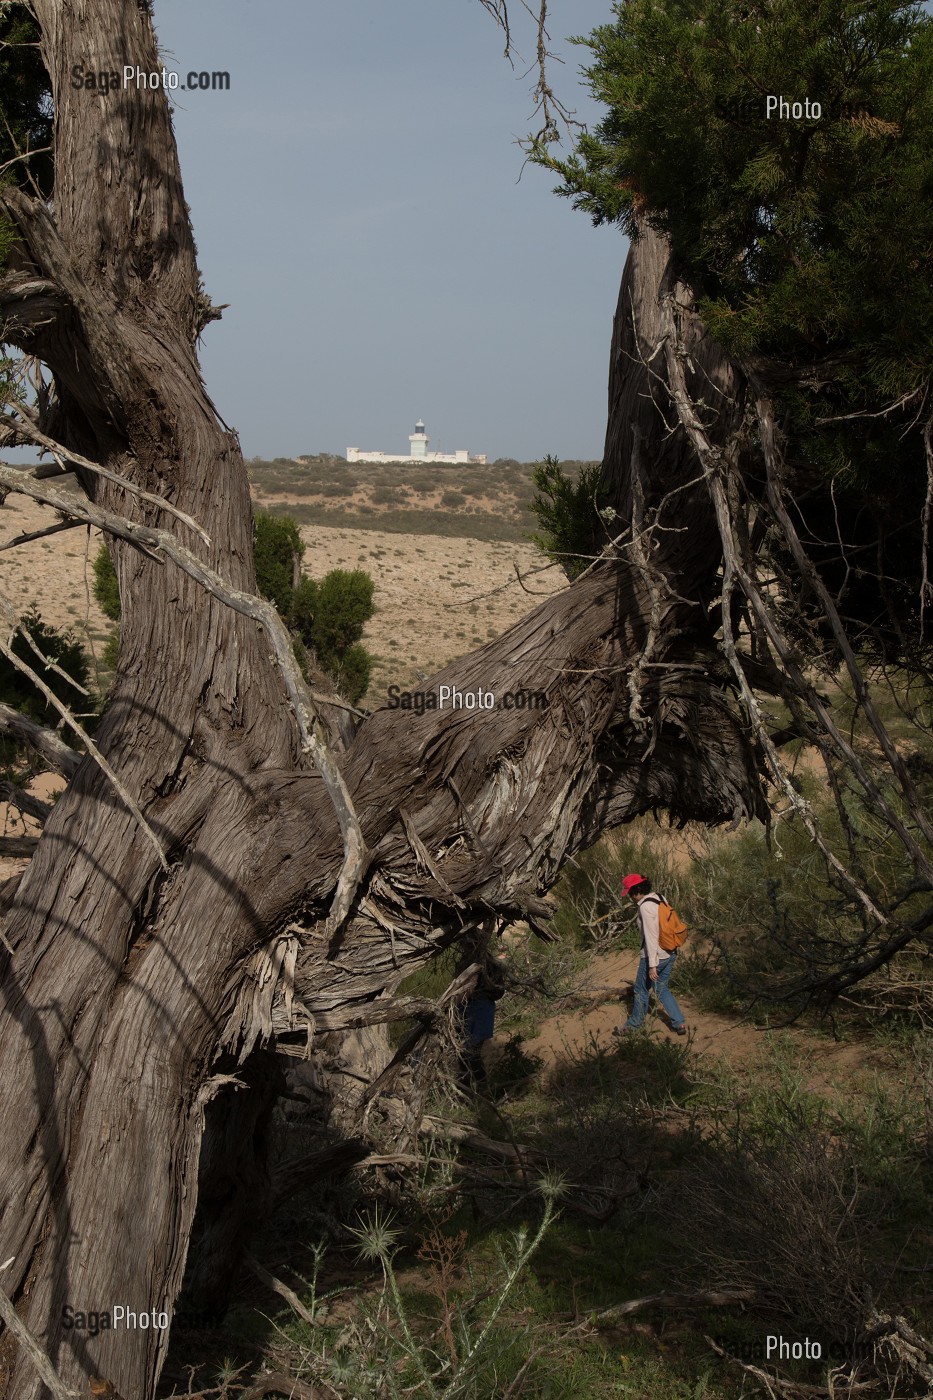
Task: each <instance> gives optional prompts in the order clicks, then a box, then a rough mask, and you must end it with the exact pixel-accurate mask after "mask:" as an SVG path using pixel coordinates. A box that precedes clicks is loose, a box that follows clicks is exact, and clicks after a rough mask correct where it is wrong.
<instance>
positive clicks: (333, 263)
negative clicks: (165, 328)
mask: <svg viewBox="0 0 933 1400" xmlns="http://www.w3.org/2000/svg"><path fill="white" fill-rule="evenodd" d="M550 8H551V12H552V15H551V34H552V39H553V41H554V47H557V48H558V49H559V51H560V52H561V53H562V54H563V55H564V56H565V57H566V60H567V61H566V63H565V64H564V65H563V66H560V65H555V66H554V82H555V84H556V85H557V86H558V89H559V91H560V93H561V95H562V96H563V97H564V99H565V101H566V102H567V103H568V105H574V106H576V107H577V109H578V112H579V114H580V115H581V116H582V115H584V114H587V115H588V116H589V117H590V119H592V117H593V114H594V109H593V108H592V106H591V105H590V104H589V101H588V96H587V94H586V92H585V90H584V89H583V88H582V87H581V86H580V82H579V68H580V65H581V63H582V62H583V61H584V60H585V57H586V53H585V51H584V50H581V49H578V48H572V47H570V46H567V45H566V44H564V43H563V40H564V39H565V38H566V37H567V36H569V35H570V34H575V33H581V32H585V33H589V31H590V30H591V29H592V28H593V27H594V26H595V25H596V24H599V23H603V22H606V21H607V20H608V19H610V18H611V9H610V3H609V0H551V6H550ZM512 9H513V12H514V15H513V18H514V21H515V28H516V31H517V41H518V45H519V48H520V50H521V51H522V53H523V55H525V57H526V59H527V60H530V58H531V56H532V53H533V33H532V30H531V26H530V24H529V23H528V22H527V20H526V18H525V17H524V15H523V14H521V12H520V6H519V0H513V4H512ZM155 14H156V22H157V28H158V32H159V36H160V40H161V43H162V45H163V49H164V50H166V51H167V59H166V61H167V65H168V67H169V68H172V67H175V68H177V70H179V71H180V72H181V74H182V75H183V76H182V81H184V75H185V74H186V73H187V71H188V70H189V69H207V70H214V69H226V70H228V71H229V73H230V90H229V91H228V92H191V93H189V92H182V93H178V94H177V95H176V96H177V101H176V118H175V120H176V131H177V135H178V141H179V146H180V150H181V161H182V171H183V175H184V180H185V190H186V194H187V198H188V201H189V203H190V205H191V211H192V216H193V219H194V228H195V234H196V237H197V241H198V248H199V252H200V262H201V268H202V271H203V273H204V279H205V283H206V286H207V289H208V292H209V294H210V296H211V297H212V299H213V300H214V301H215V302H229V303H230V307H229V310H227V311H226V312H225V313H224V317H223V320H222V321H221V322H219V323H216V324H213V325H211V326H209V327H208V329H207V331H206V332H205V335H204V341H203V348H202V363H203V366H204V373H205V376H206V379H207V384H208V387H209V389H210V391H211V393H212V395H213V397H214V401H215V402H216V404H217V407H218V409H219V411H220V412H221V413H222V415H223V416H224V418H225V419H226V420H227V422H229V423H230V424H231V426H234V427H236V428H237V429H238V430H239V433H240V436H241V440H242V443H243V449H244V451H245V452H246V454H247V455H248V456H253V455H257V454H258V455H262V456H291V455H293V454H297V453H304V452H315V451H329V452H339V453H341V454H342V453H343V452H345V451H346V448H347V447H348V446H355V447H361V448H370V449H373V448H376V449H382V450H383V451H389V452H399V451H402V452H407V451H408V441H407V437H408V434H409V433H410V432H412V431H413V425H414V421H415V419H416V418H417V417H419V416H421V417H423V418H424V420H425V422H426V424H427V431H428V433H429V435H430V437H431V449H432V450H441V451H453V450H454V449H455V448H464V447H465V448H468V449H469V451H470V452H485V453H487V454H488V456H489V457H490V459H492V458H494V457H518V458H521V459H525V460H528V459H533V458H536V457H540V456H543V455H544V454H545V453H546V452H553V453H556V454H557V455H558V456H560V457H592V458H598V457H600V456H601V455H602V445H603V434H604V431H605V420H606V406H605V399H606V379H607V373H608V363H609V337H610V331H611V325H612V313H613V310H614V307H615V299H616V296H617V293H618V286H619V278H620V275H621V270H622V264H623V262H624V259H625V250H626V245H625V241H624V239H623V238H622V237H621V235H620V234H619V232H618V231H617V230H615V229H605V228H600V229H594V228H593V226H592V225H591V223H590V221H589V219H588V218H587V217H586V216H585V215H583V214H580V213H575V212H574V211H573V210H572V209H571V207H570V205H569V203H568V202H567V201H566V200H562V199H558V198H557V197H556V196H555V195H554V194H552V193H551V190H552V187H553V185H554V183H555V181H554V178H553V177H552V176H549V175H548V174H547V173H546V172H544V171H540V170H536V169H531V168H528V169H526V170H525V172H524V174H523V175H522V176H521V179H520V180H519V175H520V172H521V166H522V156H521V152H520V150H519V148H518V146H517V145H516V144H515V142H516V138H518V137H520V136H523V135H524V134H525V133H526V132H527V131H528V130H529V129H530V127H531V123H532V102H531V98H530V88H531V85H532V76H531V75H528V74H527V73H526V72H525V71H524V70H525V67H527V64H526V65H524V66H523V65H521V64H519V63H516V67H515V70H514V71H513V70H512V69H511V68H510V67H509V65H508V63H507V62H506V61H505V59H504V58H503V56H502V47H503V46H502V39H501V35H500V33H499V31H498V30H497V29H496V27H495V25H494V23H493V21H492V19H491V18H490V17H489V16H488V14H487V13H486V12H485V11H484V10H483V8H482V7H481V5H480V4H479V3H478V0H326V3H325V0H261V3H260V0H156V5H155Z"/></svg>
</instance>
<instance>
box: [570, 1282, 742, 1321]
mask: <svg viewBox="0 0 933 1400" xmlns="http://www.w3.org/2000/svg"><path fill="white" fill-rule="evenodd" d="M757 1296H758V1294H757V1291H756V1290H755V1289H754V1288H706V1289H703V1290H702V1291H701V1292H699V1293H649V1294H648V1295H647V1296H646V1297H644V1298H630V1299H629V1300H628V1302H627V1303H613V1305H612V1307H610V1308H600V1309H599V1311H598V1312H594V1313H590V1314H589V1318H590V1319H591V1320H592V1321H593V1322H607V1321H608V1320H609V1319H610V1318H616V1317H628V1315H629V1314H630V1313H635V1312H643V1311H644V1310H645V1309H646V1308H668V1309H670V1310H672V1311H674V1312H683V1311H686V1310H687V1309H688V1308H728V1307H731V1306H732V1305H733V1304H735V1303H752V1302H754V1300H755V1299H756V1298H757Z"/></svg>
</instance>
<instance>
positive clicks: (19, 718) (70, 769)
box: [0, 704, 81, 778]
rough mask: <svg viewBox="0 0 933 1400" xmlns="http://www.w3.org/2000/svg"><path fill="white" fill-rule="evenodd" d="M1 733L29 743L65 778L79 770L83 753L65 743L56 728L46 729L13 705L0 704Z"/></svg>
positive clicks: (70, 776) (72, 775)
mask: <svg viewBox="0 0 933 1400" xmlns="http://www.w3.org/2000/svg"><path fill="white" fill-rule="evenodd" d="M0 734H12V735H13V737H14V738H16V739H19V740H21V742H22V743H24V744H28V745H29V747H30V748H32V749H34V750H35V751H36V753H38V754H39V755H40V756H41V757H42V758H43V759H44V760H45V762H46V763H47V764H48V765H49V767H50V768H52V769H54V771H55V772H56V773H61V774H62V776H63V777H65V778H73V777H74V775H75V773H76V772H77V769H78V764H79V763H80V762H81V755H80V754H79V753H76V751H75V750H74V749H71V748H69V747H68V745H67V744H65V743H63V742H62V740H61V739H60V738H59V736H58V735H57V734H56V733H55V731H54V729H44V728H43V727H42V725H41V724H36V723H35V721H34V720H31V719H27V718H26V716H25V715H21V714H20V713H19V711H18V710H14V709H13V707H12V705H4V704H0Z"/></svg>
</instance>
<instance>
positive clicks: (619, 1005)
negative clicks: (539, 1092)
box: [524, 952, 883, 1092]
mask: <svg viewBox="0 0 933 1400" xmlns="http://www.w3.org/2000/svg"><path fill="white" fill-rule="evenodd" d="M637 966H638V954H637V953H634V952H622V953H608V954H605V955H600V956H597V957H595V958H593V960H592V962H591V963H590V964H589V966H588V968H587V970H586V972H585V973H584V975H583V977H582V978H581V979H580V982H579V983H578V990H579V992H580V994H581V995H583V996H591V997H592V998H593V1000H594V1002H597V1004H595V1005H592V1006H591V1007H588V1008H585V1009H580V1010H570V1011H567V1012H563V1013H558V1014H557V1015H555V1016H551V1017H548V1019H547V1020H545V1021H544V1022H543V1024H542V1026H541V1029H540V1031H539V1033H538V1035H536V1036H535V1037H534V1039H533V1040H528V1041H526V1042H525V1045H524V1048H525V1049H526V1050H527V1051H528V1052H529V1054H532V1055H535V1056H537V1057H539V1058H540V1060H541V1062H542V1066H543V1069H544V1072H545V1073H546V1072H547V1071H548V1069H551V1068H553V1067H555V1066H556V1065H557V1064H558V1063H559V1062H560V1061H561V1060H563V1059H566V1058H568V1057H569V1056H570V1055H572V1054H579V1053H580V1052H581V1051H584V1050H586V1049H588V1048H589V1047H590V1046H591V1045H592V1042H593V1038H594V1037H595V1038H596V1040H597V1042H598V1043H599V1044H601V1045H607V1046H608V1045H611V1044H612V1043H613V1041H612V1030H613V1027H615V1026H618V1025H621V1024H622V1022H623V1021H624V1020H625V1017H626V1015H627V1014H628V1008H629V1006H630V1005H631V995H630V993H631V987H632V982H633V980H634V977H635V972H636V970H637ZM671 982H672V990H673V992H674V995H675V996H676V997H677V1000H678V1002H679V1003H680V1005H681V1007H682V1009H683V1012H684V1016H685V1017H686V1021H687V1027H688V1031H689V1040H688V1044H689V1046H690V1050H691V1053H692V1055H693V1056H695V1057H696V1058H697V1059H702V1058H703V1057H705V1056H715V1057H716V1058H718V1059H723V1060H725V1061H726V1062H727V1063H729V1064H734V1065H736V1066H739V1065H741V1064H742V1063H747V1062H748V1061H750V1060H754V1059H755V1058H757V1057H758V1056H759V1055H761V1054H762V1052H763V1051H765V1050H766V1047H767V1041H766V1035H765V1032H764V1031H762V1030H759V1029H757V1028H756V1027H755V1026H753V1025H752V1024H751V1023H750V1022H749V1021H747V1020H745V1019H743V1018H742V1017H741V1016H722V1015H719V1014H717V1013H715V1012H707V1011H700V1010H698V1009H697V1007H696V1006H695V1004H694V1002H693V999H692V998H691V997H690V996H689V995H687V994H681V993H680V992H679V991H678V989H677V972H676V969H675V970H674V973H673V975H672V979H671ZM654 1004H655V1003H654V1001H653V1000H652V1007H653V1006H654ZM648 1023H649V1025H650V1033H651V1034H652V1035H654V1036H665V1037H667V1038H669V1039H670V1040H676V1039H677V1037H676V1036H674V1035H673V1033H672V1032H671V1031H670V1030H669V1029H668V1027H667V1022H666V1020H664V1018H663V1017H662V1016H659V1015H658V1016H656V1015H652V1012H651V1011H649V1016H648ZM792 1034H793V1037H794V1041H795V1043H796V1044H797V1045H798V1046H799V1049H800V1053H801V1055H803V1054H805V1055H806V1077H805V1080H804V1084H803V1087H804V1088H805V1089H808V1090H810V1091H812V1092H820V1091H825V1090H826V1089H827V1088H831V1087H843V1086H844V1085H845V1084H846V1082H847V1081H850V1080H851V1078H852V1076H853V1075H854V1074H857V1073H861V1072H864V1071H868V1070H871V1069H873V1068H874V1067H876V1066H877V1067H879V1068H880V1065H881V1061H882V1058H883V1057H882V1054H881V1052H880V1051H873V1050H872V1049H871V1048H870V1047H866V1046H865V1045H863V1044H858V1045H853V1044H846V1043H842V1044H838V1043H837V1042H835V1041H833V1040H832V1039H830V1037H829V1036H820V1035H814V1034H813V1033H812V1032H809V1031H807V1030H804V1029H800V1028H794V1029H793V1030H792Z"/></svg>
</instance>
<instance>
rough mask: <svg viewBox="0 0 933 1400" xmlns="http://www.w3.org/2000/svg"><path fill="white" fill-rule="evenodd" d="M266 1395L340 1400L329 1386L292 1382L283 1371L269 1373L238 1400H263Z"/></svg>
mask: <svg viewBox="0 0 933 1400" xmlns="http://www.w3.org/2000/svg"><path fill="white" fill-rule="evenodd" d="M266 1395H286V1396H288V1400H341V1396H340V1393H339V1392H338V1391H336V1390H334V1389H333V1388H332V1387H331V1386H329V1385H322V1383H321V1382H316V1383H315V1384H314V1385H310V1384H309V1383H308V1382H307V1381H298V1380H294V1379H293V1378H292V1377H291V1376H287V1375H286V1374H285V1372H284V1371H270V1372H269V1374H268V1375H266V1376H262V1377H261V1378H260V1379H259V1380H258V1381H257V1382H256V1383H255V1385H251V1386H250V1388H249V1390H244V1391H242V1392H241V1393H240V1400H264V1396H266Z"/></svg>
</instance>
